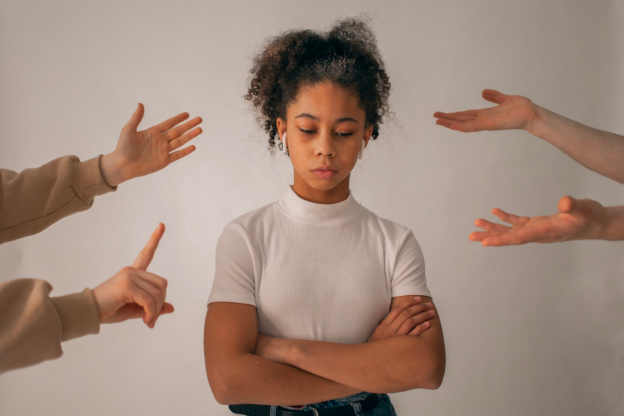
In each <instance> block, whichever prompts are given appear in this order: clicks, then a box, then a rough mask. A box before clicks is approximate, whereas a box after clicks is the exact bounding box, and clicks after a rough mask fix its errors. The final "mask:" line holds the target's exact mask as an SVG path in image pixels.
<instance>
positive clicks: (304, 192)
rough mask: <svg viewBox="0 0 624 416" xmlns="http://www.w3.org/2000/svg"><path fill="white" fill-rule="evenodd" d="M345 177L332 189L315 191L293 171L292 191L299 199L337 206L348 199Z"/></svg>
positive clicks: (347, 184) (347, 178) (346, 179)
mask: <svg viewBox="0 0 624 416" xmlns="http://www.w3.org/2000/svg"><path fill="white" fill-rule="evenodd" d="M350 177H351V175H349V176H347V177H346V178H344V179H343V181H342V182H340V183H339V184H338V185H337V186H335V187H333V188H332V189H316V188H313V187H311V186H310V185H309V184H308V183H307V182H306V181H304V180H303V178H302V177H301V176H299V175H298V174H297V171H295V181H294V184H293V187H292V189H293V191H295V193H296V194H297V195H299V197H300V198H302V199H305V200H306V201H309V202H314V203H315V204H337V203H338V202H342V201H344V200H346V199H347V198H348V197H349V178H350Z"/></svg>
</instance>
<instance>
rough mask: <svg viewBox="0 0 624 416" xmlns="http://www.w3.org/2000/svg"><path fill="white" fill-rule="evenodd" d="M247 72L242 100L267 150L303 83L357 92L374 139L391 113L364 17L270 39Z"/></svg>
mask: <svg viewBox="0 0 624 416" xmlns="http://www.w3.org/2000/svg"><path fill="white" fill-rule="evenodd" d="M250 72H251V75H252V77H251V82H250V85H249V88H248V91H247V94H246V95H245V99H247V100H249V101H251V103H252V104H253V107H254V110H255V111H256V112H257V114H258V120H259V122H260V123H261V124H262V126H263V127H264V130H265V131H266V132H267V134H268V135H269V149H273V148H274V147H275V136H276V135H277V125H276V120H277V118H278V117H281V118H283V119H286V107H287V105H288V104H289V103H290V102H292V101H294V100H295V99H296V96H297V93H298V91H299V88H300V87H301V86H302V85H304V84H306V85H310V84H312V85H314V84H316V83H318V82H321V81H331V82H333V83H335V84H336V85H340V86H341V87H344V88H346V89H348V90H350V91H353V92H355V93H357V96H358V99H359V102H360V106H361V107H362V108H363V109H364V111H365V113H366V125H367V126H371V125H372V126H373V133H372V139H376V138H377V137H378V136H379V125H380V124H381V123H382V122H383V117H384V115H385V114H387V112H388V110H389V108H388V97H389V96H390V80H389V78H388V74H387V73H386V70H385V67H384V63H383V60H382V59H381V55H380V54H379V50H378V49H377V44H376V41H375V35H374V34H373V31H372V30H371V29H370V27H369V25H368V23H367V22H366V21H363V20H362V19H354V18H351V19H345V20H340V21H338V22H336V23H335V24H334V26H333V27H332V28H331V29H330V30H329V31H328V32H325V33H319V32H315V31H312V30H293V31H288V32H285V33H283V34H281V35H279V36H276V37H274V38H269V39H268V41H267V42H266V44H265V46H264V48H263V49H262V50H261V52H260V53H258V54H257V55H256V56H255V57H254V59H253V66H252V68H251V71H250Z"/></svg>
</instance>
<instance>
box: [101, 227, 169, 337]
mask: <svg viewBox="0 0 624 416" xmlns="http://www.w3.org/2000/svg"><path fill="white" fill-rule="evenodd" d="M164 232H165V226H164V224H162V223H161V224H158V227H157V228H156V231H154V233H153V234H152V237H151V238H150V240H149V242H148V243H147V245H146V246H145V248H144V249H143V250H142V251H141V253H140V254H139V256H138V257H137V258H136V260H135V261H134V263H133V264H132V267H124V268H123V269H121V270H120V271H119V272H118V273H117V274H115V275H114V276H113V277H111V278H110V279H108V280H107V281H105V282H104V283H102V284H101V285H99V286H98V287H96V288H95V289H93V295H94V296H95V303H96V304H97V307H98V311H99V313H100V322H101V323H105V324H111V323H116V322H122V321H125V320H128V319H134V318H143V322H145V324H146V325H147V326H148V327H149V328H154V325H156V320H157V319H158V317H159V316H160V315H163V314H166V313H172V312H173V305H171V304H170V303H167V302H165V298H166V297H167V280H166V279H163V278H162V277H160V276H157V275H155V274H152V273H149V272H147V271H146V270H147V266H149V264H150V262H151V261H152V258H153V257H154V253H155V252H156V248H157V247H158V242H159V241H160V238H161V237H162V235H163V234H164Z"/></svg>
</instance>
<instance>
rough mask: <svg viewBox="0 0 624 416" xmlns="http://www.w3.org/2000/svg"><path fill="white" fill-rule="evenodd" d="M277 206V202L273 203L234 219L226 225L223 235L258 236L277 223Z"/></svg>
mask: <svg viewBox="0 0 624 416" xmlns="http://www.w3.org/2000/svg"><path fill="white" fill-rule="evenodd" d="M276 204H277V202H271V203H270V204H267V205H265V206H263V207H260V208H258V209H254V210H253V211H250V212H248V213H246V214H243V215H241V216H240V217H238V218H235V219H233V220H232V221H230V222H229V223H227V224H226V225H225V227H224V229H223V234H231V233H236V234H240V235H242V236H245V237H246V238H251V237H253V236H256V235H258V233H259V232H262V231H263V230H264V229H266V228H267V227H270V226H271V225H272V224H273V223H274V222H275V215H276Z"/></svg>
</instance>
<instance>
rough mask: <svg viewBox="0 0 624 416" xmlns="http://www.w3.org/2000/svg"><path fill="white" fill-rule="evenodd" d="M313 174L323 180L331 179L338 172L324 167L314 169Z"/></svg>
mask: <svg viewBox="0 0 624 416" xmlns="http://www.w3.org/2000/svg"><path fill="white" fill-rule="evenodd" d="M312 172H314V174H315V175H316V176H318V177H319V178H321V179H329V178H331V177H332V176H334V175H335V174H336V173H337V172H338V171H336V170H333V169H331V168H329V167H325V166H322V167H320V168H316V169H314V170H313V171H312Z"/></svg>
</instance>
